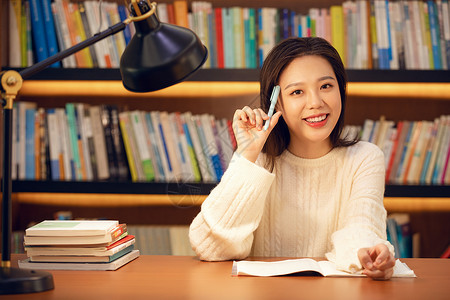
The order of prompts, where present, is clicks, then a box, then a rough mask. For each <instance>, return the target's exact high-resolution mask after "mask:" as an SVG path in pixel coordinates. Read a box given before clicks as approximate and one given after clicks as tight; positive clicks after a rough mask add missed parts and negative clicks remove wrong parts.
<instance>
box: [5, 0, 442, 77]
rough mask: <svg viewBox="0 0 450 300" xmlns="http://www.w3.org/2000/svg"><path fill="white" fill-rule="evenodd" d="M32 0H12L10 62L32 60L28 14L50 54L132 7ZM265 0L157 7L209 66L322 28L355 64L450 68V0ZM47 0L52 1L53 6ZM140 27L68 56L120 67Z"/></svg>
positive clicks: (83, 63)
mask: <svg viewBox="0 0 450 300" xmlns="http://www.w3.org/2000/svg"><path fill="white" fill-rule="evenodd" d="M23 2H24V3H28V1H23ZM29 2H30V6H31V9H30V12H31V14H30V16H26V14H22V11H26V10H23V9H21V8H22V5H21V3H22V1H19V0H10V1H9V11H10V16H11V17H10V18H9V19H10V21H11V25H14V24H18V23H20V25H21V26H10V29H9V33H10V34H9V37H10V43H9V44H10V49H9V50H10V51H9V53H10V54H11V57H9V58H8V60H9V61H8V64H9V65H10V66H25V64H24V63H25V62H24V60H25V50H26V48H25V47H24V45H23V44H30V43H29V42H26V40H27V38H26V35H24V34H23V33H24V32H26V30H24V29H23V28H22V27H26V26H22V23H23V24H26V22H27V20H28V21H29V22H30V23H31V32H32V34H33V42H34V44H35V46H34V56H36V57H43V53H44V50H43V49H44V48H47V49H46V51H47V52H50V51H51V49H53V48H55V40H56V41H57V43H56V44H57V45H56V46H57V47H58V48H59V49H61V50H63V49H67V48H68V47H70V46H72V45H74V43H76V42H79V41H81V40H83V39H85V38H88V37H90V36H92V35H94V34H96V33H97V32H99V31H103V30H106V29H107V28H108V27H109V26H111V25H113V24H116V23H118V22H120V20H124V18H126V15H127V9H126V7H125V6H124V5H121V4H117V3H116V2H115V1H106V2H102V3H101V5H100V4H99V3H98V2H97V1H75V0H70V1H69V0H56V1H54V2H53V3H51V4H50V1H49V0H30V1H29ZM38 4H39V5H38ZM264 5H265V4H264V3H263V4H262V5H261V6H260V7H256V8H249V7H246V6H245V3H242V6H231V7H216V6H214V2H212V1H185V0H177V1H171V2H168V3H160V4H158V6H157V15H158V17H159V18H160V20H161V21H162V22H168V23H172V24H177V25H180V26H183V27H186V28H190V29H192V30H193V31H194V32H195V33H196V34H197V35H198V36H199V38H200V39H201V41H202V42H203V43H204V44H205V45H206V47H207V48H208V49H209V53H210V55H209V56H208V59H207V61H206V64H205V68H257V67H261V66H262V63H263V60H264V58H265V57H266V56H267V54H268V51H270V49H271V48H272V47H273V46H274V45H275V44H277V43H278V42H280V41H281V40H283V39H285V38H287V37H289V36H295V37H307V36H319V37H323V38H325V39H327V40H329V41H330V42H331V43H332V44H333V46H334V47H335V48H336V49H337V50H338V52H339V54H340V55H341V57H342V59H343V61H344V64H345V66H346V67H347V68H349V69H391V70H397V69H411V70H419V69H422V70H423V69H431V70H441V69H442V70H447V69H449V66H450V50H449V49H450V25H449V23H450V22H449V21H448V20H449V14H450V13H449V8H448V7H449V5H448V1H447V0H442V1H441V0H436V1H431V0H427V1H356V2H355V1H343V2H342V3H341V4H333V5H331V6H330V7H322V8H316V7H304V9H303V10H302V11H301V12H299V11H294V10H293V9H292V7H264ZM35 6H36V7H38V8H39V9H40V14H39V15H40V18H39V19H35V18H34V16H35V14H36V12H39V11H37V10H36V9H34V7H35ZM189 6H190V7H189ZM296 6H298V5H296ZM44 7H50V8H51V14H48V13H46V12H47V11H50V9H47V10H46V11H44V9H43V8H44ZM305 12H306V13H305ZM23 16H24V17H23ZM22 19H23V21H22ZM47 19H48V20H53V23H54V24H53V26H51V22H44V21H45V20H47ZM37 20H39V22H37ZM132 34H134V29H133V26H128V27H127V28H126V29H125V30H124V31H123V32H119V33H117V34H115V35H113V36H111V37H108V38H106V39H104V40H102V41H100V42H98V43H96V44H94V45H93V46H92V47H90V48H89V49H84V50H83V51H81V52H79V53H77V54H74V55H72V56H71V57H69V58H67V59H65V60H63V63H62V64H63V66H64V67H100V68H117V67H118V66H119V58H120V55H121V53H122V52H123V49H124V47H125V45H126V44H127V43H128V42H129V41H130V38H131V36H132ZM55 37H56V38H55ZM21 38H23V40H21ZM19 48H20V49H19ZM17 50H19V51H17ZM22 52H23V53H24V54H21V53H22ZM38 60H41V59H40V58H38ZM28 65H29V64H28Z"/></svg>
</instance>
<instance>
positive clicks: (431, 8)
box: [427, 0, 442, 70]
mask: <svg viewBox="0 0 450 300" xmlns="http://www.w3.org/2000/svg"><path fill="white" fill-rule="evenodd" d="M427 5H428V12H429V19H430V31H431V32H430V33H431V52H432V54H433V64H434V70H441V69H442V63H441V47H440V31H439V21H438V18H437V11H436V4H435V3H434V2H433V1H430V0H428V1H427Z"/></svg>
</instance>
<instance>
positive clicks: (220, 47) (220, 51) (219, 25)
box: [214, 7, 225, 69]
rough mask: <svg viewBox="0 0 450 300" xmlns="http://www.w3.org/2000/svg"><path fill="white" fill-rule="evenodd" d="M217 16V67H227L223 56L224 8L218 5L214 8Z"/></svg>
mask: <svg viewBox="0 0 450 300" xmlns="http://www.w3.org/2000/svg"><path fill="white" fill-rule="evenodd" d="M214 14H215V18H216V52H217V68H219V69H223V68H225V61H224V56H223V31H222V30H223V25H222V8H221V7H216V8H215V9H214Z"/></svg>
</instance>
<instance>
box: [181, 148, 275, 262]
mask: <svg viewBox="0 0 450 300" xmlns="http://www.w3.org/2000/svg"><path fill="white" fill-rule="evenodd" d="M274 177H275V175H273V174H272V173H270V172H268V171H267V170H266V169H264V168H262V167H260V166H258V165H256V164H254V163H252V162H250V161H248V160H247V159H245V158H243V157H241V156H239V155H238V154H234V155H233V158H232V160H231V163H230V165H229V166H228V169H227V170H226V172H225V173H224V175H223V176H222V179H221V181H220V183H219V184H218V185H217V186H216V187H215V188H214V189H213V190H212V191H211V193H210V195H209V196H208V197H207V198H206V200H205V201H204V202H203V204H202V207H201V211H200V213H199V214H198V215H197V216H196V217H195V219H194V221H193V222H192V224H191V226H190V229H189V239H190V242H191V246H192V249H193V250H194V251H195V252H196V254H197V255H198V257H199V258H200V259H202V260H207V261H219V260H228V259H243V258H245V257H247V256H248V255H249V253H250V250H251V247H252V243H253V232H254V231H255V230H256V228H257V227H258V225H259V222H260V220H261V216H262V213H263V209H264V202H265V198H266V196H267V193H268V191H269V189H270V186H271V185H272V182H273V180H274Z"/></svg>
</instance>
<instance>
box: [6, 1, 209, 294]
mask: <svg viewBox="0 0 450 300" xmlns="http://www.w3.org/2000/svg"><path fill="white" fill-rule="evenodd" d="M155 11H156V3H154V2H153V3H149V2H148V0H131V3H130V17H129V18H128V19H126V20H124V21H122V22H120V23H118V24H115V25H113V26H111V27H109V28H108V29H106V30H105V31H102V32H99V33H97V34H95V35H94V36H92V37H91V38H88V39H86V40H85V41H82V42H80V43H79V44H76V45H74V46H73V47H71V48H68V49H66V50H64V51H61V52H59V53H57V54H55V55H53V56H51V57H49V58H47V59H45V60H43V61H41V62H38V63H37V64H35V65H33V66H31V67H29V68H26V69H23V70H21V71H20V72H17V71H14V70H10V71H5V72H2V73H0V90H1V94H2V100H1V102H2V105H3V131H4V132H3V135H2V136H3V141H2V142H3V174H2V196H3V202H2V248H1V252H2V260H1V273H0V294H21V293H33V292H42V291H46V290H51V289H53V288H54V285H53V277H52V274H51V273H48V272H44V271H34V270H25V269H18V268H13V267H11V262H10V260H11V231H12V220H11V218H12V214H11V210H12V204H11V191H12V183H11V154H12V153H11V152H12V118H13V114H12V110H13V101H14V99H15V98H16V95H17V94H18V92H19V90H20V88H21V87H22V82H23V79H26V78H28V77H30V76H32V75H33V74H35V73H38V72H40V71H42V70H43V69H45V68H46V67H48V66H50V65H51V64H53V63H55V62H59V61H61V60H62V59H64V58H66V57H67V56H69V55H72V54H74V53H76V52H78V51H80V50H82V49H84V48H86V47H88V46H90V45H93V44H95V43H96V42H98V41H100V40H102V39H104V38H106V37H108V36H111V35H113V34H116V33H117V32H120V31H122V30H124V29H125V27H126V26H127V25H128V24H130V23H131V22H134V25H135V28H136V33H135V35H134V36H133V38H132V39H131V41H130V42H129V44H128V45H127V47H126V48H125V50H124V52H123V54H122V57H121V59H120V73H121V76H122V82H123V85H124V87H125V88H126V89H128V90H130V91H132V92H150V91H156V90H159V89H163V88H166V87H168V86H171V85H174V84H176V83H179V82H181V81H183V80H185V79H186V78H187V77H188V76H189V75H190V74H192V73H194V72H195V71H197V70H198V69H199V68H200V67H201V66H202V65H203V63H204V62H205V60H206V58H207V55H208V54H207V49H206V47H205V46H203V44H202V43H201V41H200V40H199V38H198V37H197V36H196V34H195V33H194V32H192V31H191V30H189V29H187V28H183V27H179V26H175V25H171V24H165V23H161V22H160V21H159V19H158V17H157V16H156V14H155Z"/></svg>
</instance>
